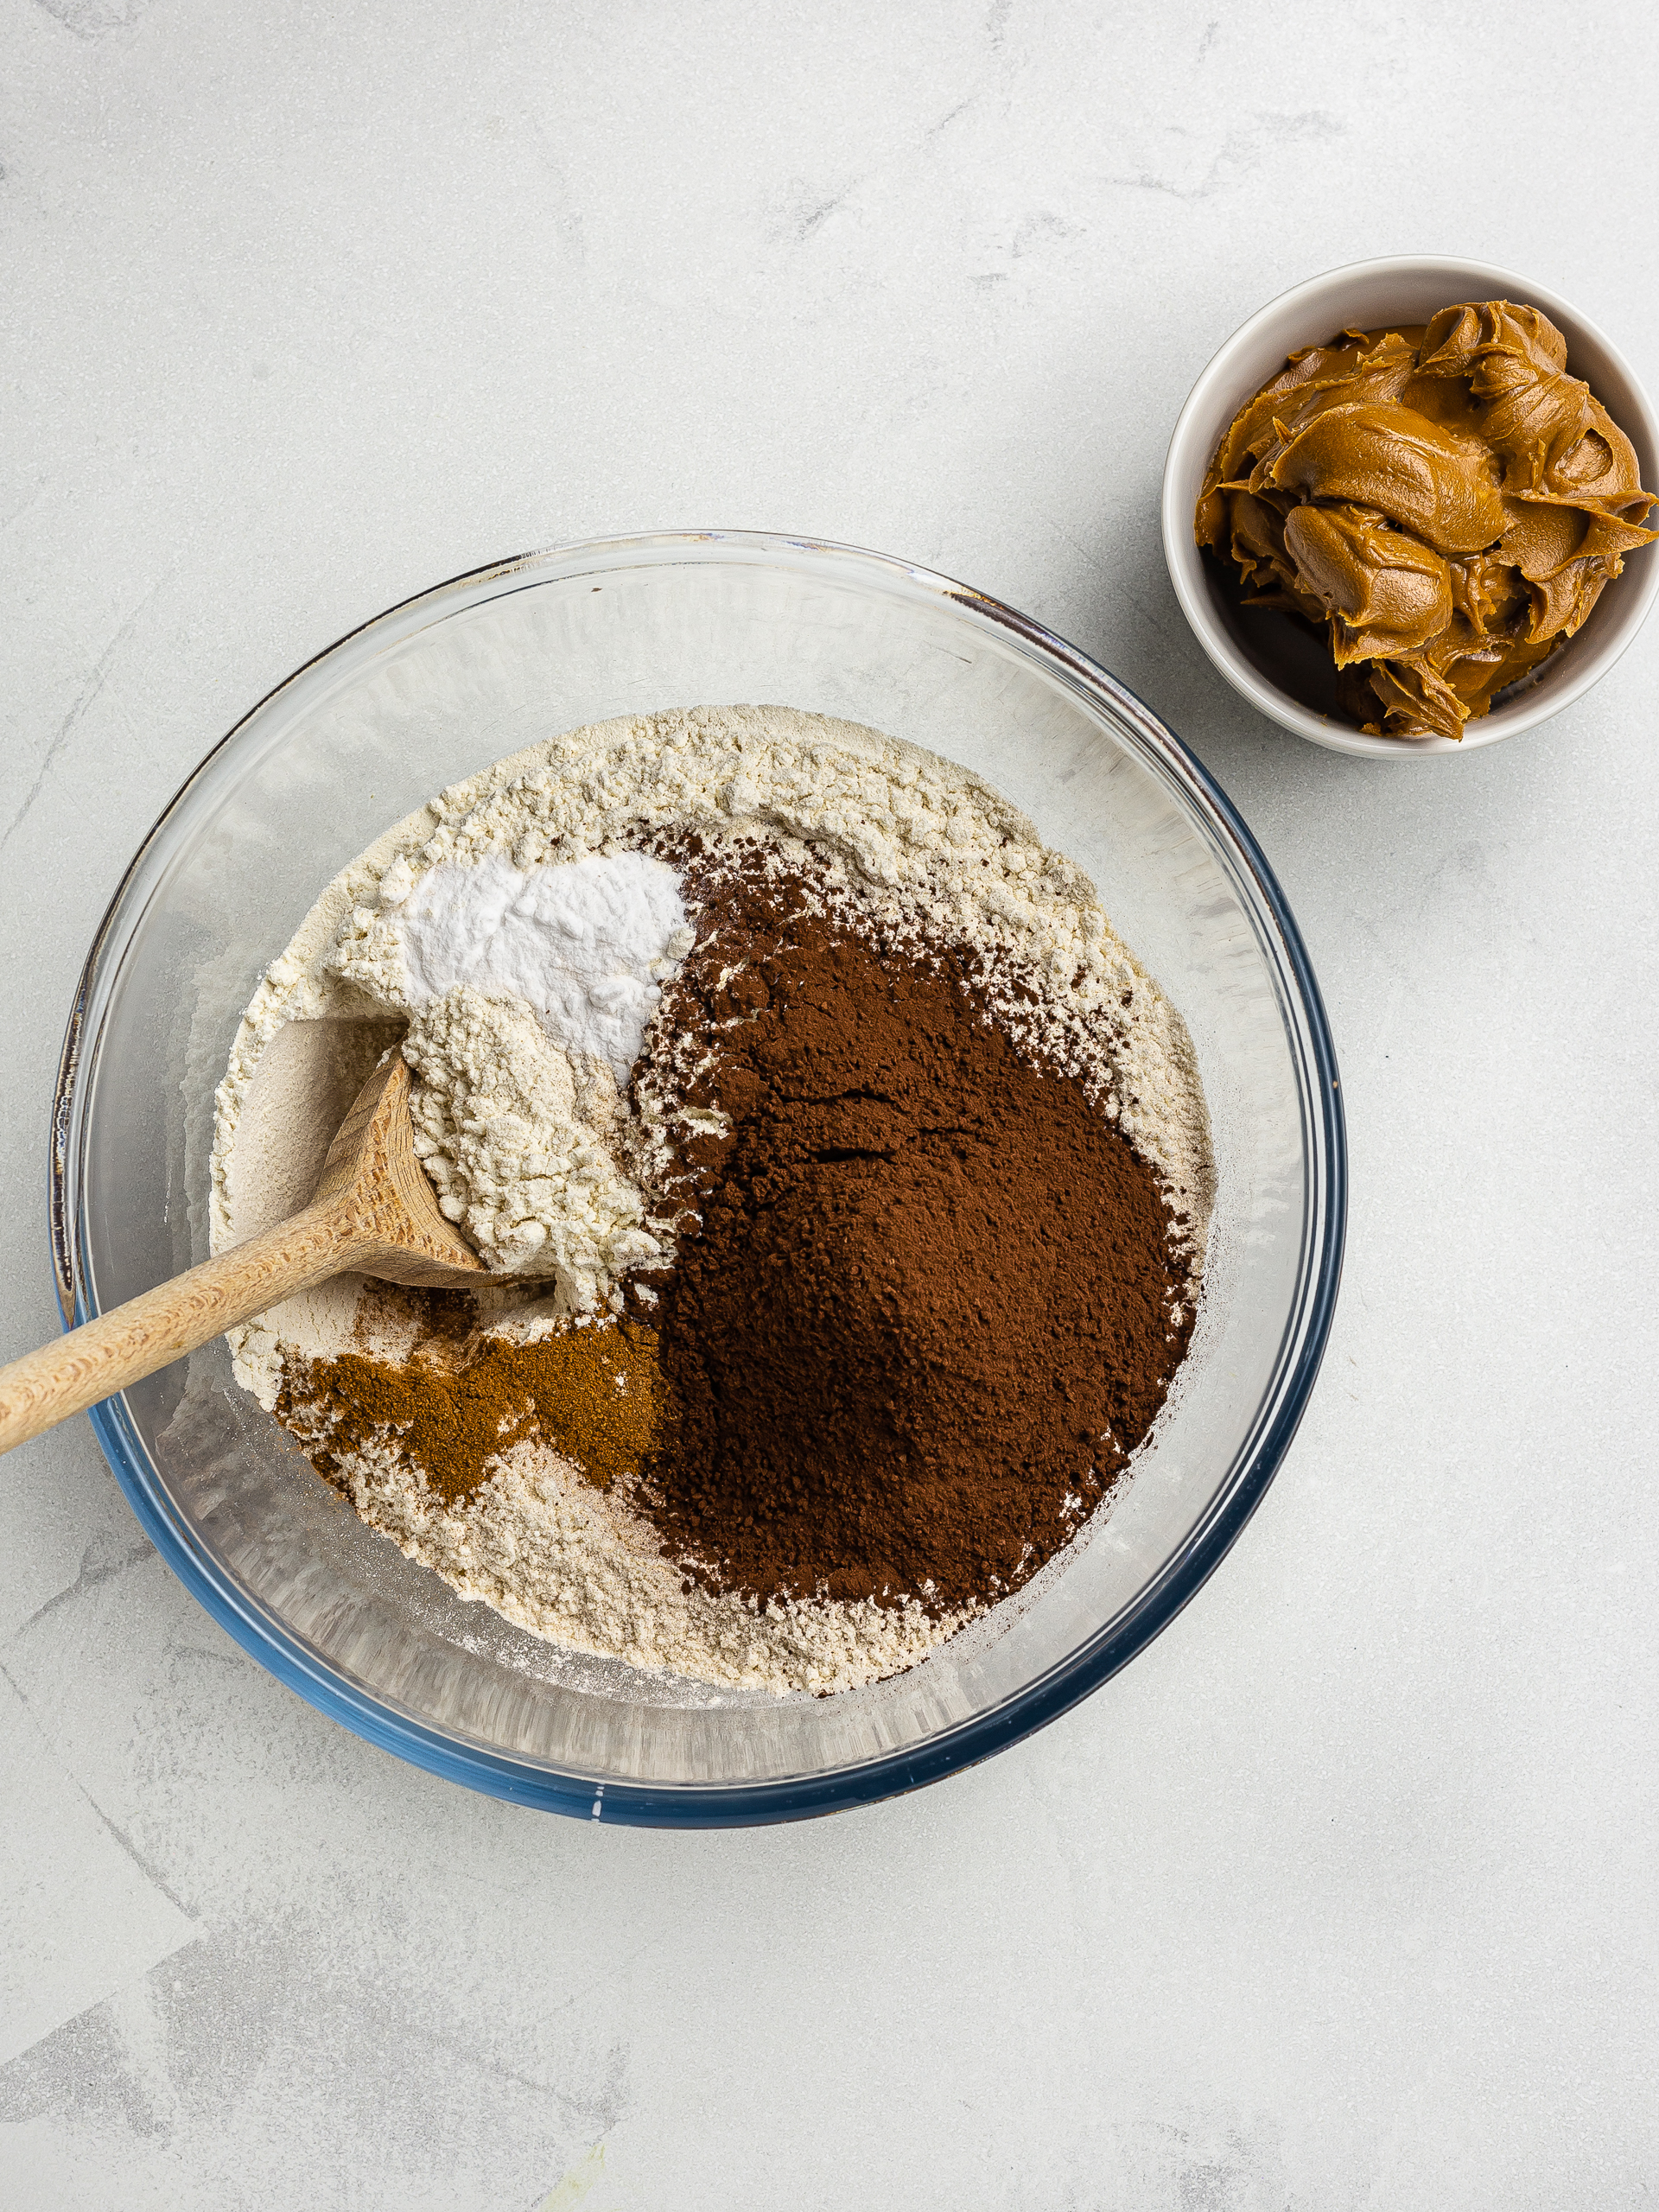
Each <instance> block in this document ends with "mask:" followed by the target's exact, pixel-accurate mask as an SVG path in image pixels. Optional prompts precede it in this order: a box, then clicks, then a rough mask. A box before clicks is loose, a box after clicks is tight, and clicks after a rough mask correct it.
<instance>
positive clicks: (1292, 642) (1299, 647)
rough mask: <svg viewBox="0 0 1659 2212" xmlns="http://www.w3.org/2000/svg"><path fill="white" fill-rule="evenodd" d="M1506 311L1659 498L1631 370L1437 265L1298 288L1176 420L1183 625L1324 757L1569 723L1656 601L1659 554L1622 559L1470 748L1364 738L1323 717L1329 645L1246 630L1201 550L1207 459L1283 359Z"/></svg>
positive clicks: (1589, 333)
mask: <svg viewBox="0 0 1659 2212" xmlns="http://www.w3.org/2000/svg"><path fill="white" fill-rule="evenodd" d="M1497 299H1505V300H1513V301H1515V302H1516V303H1517V304H1520V305H1525V306H1528V307H1535V308H1542V310H1543V312H1544V313H1545V314H1546V315H1548V317H1549V319H1550V321H1552V322H1553V323H1554V324H1555V325H1556V327H1557V328H1558V329H1560V331H1561V333H1562V334H1563V335H1564V336H1565V338H1566V340H1567V367H1568V369H1569V370H1570V371H1571V372H1573V375H1574V376H1580V377H1582V378H1584V379H1585V381H1586V383H1587V384H1588V385H1589V386H1590V389H1591V391H1593V392H1594V394H1595V395H1596V397H1597V398H1598V399H1599V400H1600V402H1601V404H1602V405H1603V406H1604V407H1605V408H1606V410H1607V411H1608V413H1609V414H1610V415H1611V416H1612V418H1613V420H1614V422H1615V423H1618V426H1619V428H1620V429H1622V430H1623V431H1624V434H1625V435H1626V436H1627V437H1628V438H1629V439H1630V442H1631V444H1632V445H1633V446H1634V447H1635V448H1636V452H1637V460H1638V461H1640V462H1641V464H1642V481H1643V484H1644V485H1646V486H1648V488H1649V490H1659V416H1656V415H1655V413H1654V410H1653V408H1652V406H1651V404H1649V399H1648V397H1647V394H1646V393H1645V392H1644V391H1643V389H1642V386H1641V385H1640V384H1639V383H1638V382H1637V378H1636V377H1635V375H1634V374H1633V372H1631V370H1630V365H1629V364H1628V363H1627V362H1626V360H1625V359H1624V356H1623V355H1622V354H1621V353H1619V352H1618V348H1617V347H1616V346H1613V345H1612V344H1611V341H1610V340H1608V339H1606V338H1605V337H1604V336H1603V335H1602V334H1601V332H1600V331H1599V330H1598V329H1597V327H1596V326H1595V324H1594V323H1593V322H1588V321H1586V319H1585V318H1584V316H1583V315H1580V313H1579V312H1578V310H1577V308H1572V307H1569V306H1568V305H1567V302H1566V301H1565V300H1563V299H1561V298H1560V297H1559V296H1557V295H1556V294H1555V293H1554V292H1551V291H1547V290H1546V289H1544V287H1543V286H1542V285H1541V284H1535V283H1532V282H1531V281H1530V280H1529V278H1527V277H1517V276H1516V275H1515V274H1514V273H1513V272H1512V271H1511V270H1507V269H1494V268H1493V267H1491V264H1489V263H1486V262H1484V261H1457V260H1452V259H1450V258H1446V257H1441V256H1437V255H1432V254H1426V255H1422V256H1416V255H1408V256H1402V257H1398V258H1395V259H1393V260H1388V261H1356V262H1353V263H1351V264H1350V265H1349V266H1348V267H1347V268H1345V269H1333V270H1330V271H1329V273H1328V274H1327V275H1325V276H1323V277H1313V279H1312V280H1311V281H1310V282H1309V283H1306V284H1298V285H1297V286H1296V287H1295V289H1294V290H1293V291H1288V292H1284V293H1281V296H1279V298H1278V299H1276V300H1274V301H1271V302H1269V303H1268V306H1266V307H1264V308H1262V309H1261V310H1260V312H1259V313H1258V314H1255V315H1252V316H1251V317H1250V319H1249V321H1248V322H1247V323H1246V324H1245V325H1244V326H1243V328H1242V329H1240V330H1236V331H1235V332H1234V333H1233V335H1232V336H1231V337H1230V339H1229V340H1227V343H1226V344H1225V345H1224V346H1223V347H1222V349H1221V351H1220V352H1219V353H1217V355H1216V357H1215V359H1213V360H1212V361H1211V364H1210V365H1209V367H1208V368H1207V369H1206V370H1205V372H1204V374H1203V375H1202V376H1201V377H1200V378H1198V382H1197V384H1196V385H1193V387H1192V395H1191V397H1189V398H1188V400H1187V403H1186V404H1185V407H1184V408H1182V410H1181V413H1180V419H1179V422H1177V423H1176V425H1175V435H1174V436H1173V438H1172V439H1171V440H1170V443H1169V458H1168V459H1167V461H1166V462H1165V464H1164V497H1163V528H1164V558H1165V560H1166V562H1167V563H1169V575H1170V582H1172V583H1173V585H1174V587H1175V596H1176V597H1177V599H1179V601H1180V602H1181V612H1182V613H1184V614H1185V617H1186V619H1187V620H1188V621H1189V622H1190V623H1191V624H1192V628H1193V631H1194V633H1195V634H1196V636H1197V638H1198V643H1199V644H1200V645H1202V646H1203V647H1204V649H1205V652H1207V653H1208V654H1209V656H1210V658H1211V660H1212V661H1214V663H1215V664H1216V666H1217V668H1218V669H1219V670H1220V671H1221V673H1222V674H1223V675H1224V677H1226V678H1227V681H1228V682H1229V683H1230V684H1231V685H1232V686H1233V688H1234V690H1236V691H1238V692H1241V693H1242V694H1243V696H1244V697H1245V698H1247V699H1248V700H1249V702H1250V704H1251V705H1252V706H1253V707H1256V708H1259V709H1261V711H1262V713H1263V714H1264V715H1270V716H1271V717H1272V719H1273V720H1274V721H1276V722H1279V723H1281V724H1282V725H1283V727H1284V728H1286V729H1290V730H1294V731H1295V732H1296V734H1297V735H1298V736H1299V737H1306V738H1311V739H1312V740H1313V742H1314V744H1315V745H1328V746H1330V747H1332V749H1333V750H1334V751H1336V752H1338V753H1367V754H1369V755H1370V756H1371V757H1372V758H1373V759H1376V760H1418V759H1421V757H1422V756H1423V755H1424V754H1426V753H1466V752H1468V751H1469V750H1470V748H1471V747H1474V746H1478V745H1496V744H1497V741H1498V740H1499V738H1501V737H1514V736H1515V735H1516V734H1517V733H1518V732H1519V731H1521V730H1523V729H1531V728H1533V726H1534V725H1535V723H1537V722H1541V721H1548V719H1549V717H1550V716H1551V715H1558V714H1560V711H1561V709H1562V708H1563V707H1567V706H1570V705H1571V704H1572V703H1573V701H1574V700H1575V699H1578V698H1581V697H1582V696H1583V695H1584V693H1585V692H1586V691H1587V690H1589V689H1590V687H1591V685H1592V683H1599V681H1600V679H1601V678H1602V677H1604V676H1605V674H1606V673H1607V671H1608V670H1609V669H1610V668H1611V666H1612V664H1613V663H1614V662H1615V661H1616V660H1617V659H1618V657H1619V655H1620V654H1621V653H1622V652H1624V648H1625V646H1626V645H1629V644H1630V640H1631V639H1632V638H1634V637H1635V635H1636V633H1637V631H1638V630H1639V629H1640V628H1641V626H1642V624H1643V620H1644V618H1645V617H1646V614H1647V612H1648V609H1649V607H1651V606H1652V604H1653V601H1654V599H1655V597H1656V595H1659V545H1649V546H1643V547H1642V548H1641V549H1640V550H1638V551H1637V552H1635V553H1630V554H1627V555H1626V556H1625V558H1624V575H1622V576H1620V577H1619V578H1618V581H1617V582H1614V583H1611V584H1609V585H1608V586H1607V588H1606V589H1605V591H1604V592H1603V593H1602V594H1601V597H1600V599H1599V601H1597V602H1596V607H1595V611H1594V613H1592V615H1591V617H1590V620H1588V621H1587V622H1586V624H1585V626H1584V627H1583V629H1582V630H1580V632H1579V633H1578V635H1577V636H1576V637H1575V638H1573V639H1569V640H1568V642H1567V645H1564V646H1563V647H1562V648H1561V649H1560V652H1557V653H1555V654H1554V655H1552V657H1551V658H1549V659H1548V661H1546V662H1545V664H1544V665H1543V667H1542V668H1541V670H1540V671H1538V673H1537V674H1536V675H1535V677H1532V678H1531V679H1530V680H1529V682H1526V683H1521V684H1517V685H1516V687H1515V689H1514V690H1512V691H1511V692H1510V693H1509V694H1508V695H1506V696H1503V697H1501V699H1500V702H1499V704H1498V705H1497V706H1496V707H1494V708H1493V709H1492V711H1491V714H1489V715H1481V716H1480V717H1479V718H1478V720H1475V721H1471V722H1470V723H1468V725H1467V726H1466V728H1465V732H1464V734H1463V736H1462V738H1461V739H1454V738H1449V737H1433V738H1398V737H1368V736H1367V735H1366V734H1365V733H1364V732H1363V730H1359V729H1356V728H1354V727H1353V726H1352V725H1351V723H1349V722H1346V721H1343V720H1342V719H1340V717H1338V716H1337V715H1335V714H1334V713H1333V712H1324V711H1321V708H1320V700H1321V695H1322V694H1324V695H1325V696H1326V697H1327V698H1328V697H1329V696H1330V695H1331V694H1332V689H1333V684H1334V671H1333V670H1332V664H1331V660H1330V656H1329V654H1328V652H1326V651H1325V646H1324V645H1323V643H1322V642H1321V641H1320V640H1318V639H1314V638H1313V637H1311V636H1310V635H1309V634H1308V632H1306V630H1305V629H1304V628H1303V626H1301V625H1300V623H1297V622H1294V621H1292V620H1289V618H1288V617H1285V616H1280V617H1276V618H1275V617H1271V616H1268V615H1256V616H1254V617H1252V618H1250V619H1249V620H1245V619H1243V618H1242V617H1241V616H1240V614H1239V613H1238V612H1237V609H1236V606H1235V605H1234V604H1232V603H1231V602H1230V600H1229V598H1228V595H1227V594H1226V593H1225V592H1224V589H1223V588H1222V582H1221V578H1220V575H1219V574H1218V572H1217V569H1216V567H1215V564H1214V563H1212V562H1210V561H1207V560H1206V559H1205V556H1204V555H1203V554H1202V553H1201V552H1200V551H1199V550H1198V546H1197V544H1196V543H1194V540H1193V537H1192V511H1193V509H1194V507H1195V506H1196V505H1197V504H1198V492H1199V489H1200V487H1201V486H1202V485H1203V482H1204V475H1205V469H1206V468H1207V467H1209V465H1210V458H1211V454H1213V453H1214V452H1215V449H1216V448H1217V445H1218V444H1219V443H1220V442H1221V437H1222V434H1223V432H1224V430H1225V429H1226V428H1227V426H1228V424H1229V423H1230V422H1231V421H1232V419H1233V417H1234V416H1235V415H1236V413H1237V412H1238V410H1239V409H1240V408H1241V407H1242V406H1243V404H1244V403H1245V401H1246V400H1247V399H1249V397H1251V396H1252V395H1253V394H1254V393H1255V392H1257V391H1260V390H1261V388H1262V385H1264V384H1265V383H1266V382H1267V380H1268V378H1269V377H1270V376H1272V375H1273V374H1274V372H1276V371H1277V370H1279V369H1281V368H1282V367H1283V365H1284V361H1285V357H1286V355H1287V353H1291V352H1292V351H1293V350H1294V349H1295V348H1296V347H1298V346H1311V345H1316V344H1318V343H1319V341H1320V340H1324V339H1328V338H1330V337H1332V335H1333V334H1335V333H1336V332H1337V331H1338V330H1340V329H1342V328H1343V327H1344V325H1345V324H1350V323H1351V324H1353V325H1355V326H1356V327H1358V328H1361V329H1375V328H1376V327H1377V326H1378V325H1379V324H1380V323H1402V322H1406V323H1414V322H1427V320H1428V318H1429V316H1430V315H1433V314H1434V313H1436V312H1437V310H1438V309H1440V308H1444V307H1451V306H1453V305H1455V304H1458V303H1460V302H1464V301H1465V300H1497Z"/></svg>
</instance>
